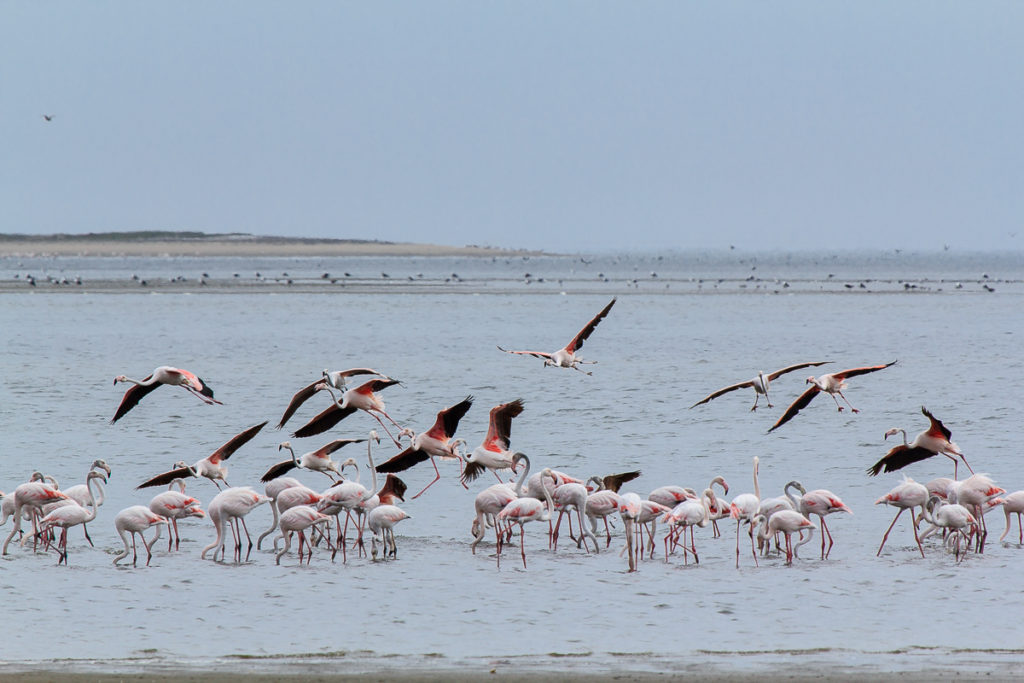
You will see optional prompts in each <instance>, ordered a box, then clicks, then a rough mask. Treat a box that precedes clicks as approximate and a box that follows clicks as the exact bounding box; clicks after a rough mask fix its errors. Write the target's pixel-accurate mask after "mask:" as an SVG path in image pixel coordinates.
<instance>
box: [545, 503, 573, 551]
mask: <svg viewBox="0 0 1024 683" xmlns="http://www.w3.org/2000/svg"><path fill="white" fill-rule="evenodd" d="M563 515H565V510H562V511H560V512H559V513H558V521H557V522H555V530H554V532H553V533H552V535H551V539H552V542H553V544H552V543H549V544H548V545H549V547H551V548H552V550H553V552H558V529H559V528H560V527H561V526H562V516H563ZM569 523H570V524H571V523H572V518H571V517H570V518H569ZM571 535H572V534H571V533H570V536H571Z"/></svg>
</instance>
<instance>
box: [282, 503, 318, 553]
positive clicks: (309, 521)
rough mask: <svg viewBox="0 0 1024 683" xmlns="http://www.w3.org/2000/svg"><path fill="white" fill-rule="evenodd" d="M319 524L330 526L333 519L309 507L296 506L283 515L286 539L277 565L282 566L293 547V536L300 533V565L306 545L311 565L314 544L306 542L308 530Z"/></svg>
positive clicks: (283, 534)
mask: <svg viewBox="0 0 1024 683" xmlns="http://www.w3.org/2000/svg"><path fill="white" fill-rule="evenodd" d="M317 524H323V525H326V526H330V524H331V518H330V517H329V516H328V515H325V514H323V513H322V512H317V511H316V510H314V509H313V508H311V507H310V506H308V505H296V506H295V507H293V508H289V509H287V510H285V511H284V512H283V513H281V536H280V537H281V538H284V548H282V549H281V551H280V552H279V553H277V557H276V558H275V563H276V564H281V558H282V557H283V556H284V555H285V553H287V552H288V549H289V548H291V546H292V534H294V533H298V535H299V564H302V546H303V545H304V544H305V545H306V547H307V549H308V550H309V557H307V558H306V564H309V562H310V560H312V559H313V544H312V543H311V542H307V541H306V529H308V528H310V527H314V526H316V525H317ZM275 545H276V544H275Z"/></svg>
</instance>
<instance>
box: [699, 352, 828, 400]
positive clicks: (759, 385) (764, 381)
mask: <svg viewBox="0 0 1024 683" xmlns="http://www.w3.org/2000/svg"><path fill="white" fill-rule="evenodd" d="M830 362H831V361H827V360H823V361H819V362H817V363H797V364H796V365H790V366H789V367H788V368H782V369H781V370H776V371H775V372H772V373H769V374H767V375H766V374H764V373H763V372H758V373H757V377H755V378H754V379H749V380H747V381H746V382H737V383H736V384H730V385H729V386H727V387H723V388H722V389H719V390H718V391H715V392H713V393H711V394H709V395H707V396H705V397H704V398H702V399H701V400H699V401H697V402H696V403H694V404H693V405H692V406H690V408H696V407H697V406H699V405H703V404H705V403H707V402H708V401H710V400H711V399H713V398H718V397H719V396H721V395H722V394H727V393H729V392H730V391H735V390H737V389H743V388H745V387H751V388H752V389H753V390H754V405H753V406H751V408H750V409H751V410H757V402H758V400H759V399H760V398H761V396H762V395H763V396H764V398H765V401H767V402H768V407H769V408H771V407H772V401H771V399H770V398H768V386H769V384H770V383H771V382H773V381H775V380H776V379H778V378H779V377H781V376H782V375H785V374H786V373H787V372H793V371H794V370H800V369H801V368H809V367H812V366H818V365H825V364H826V363H830Z"/></svg>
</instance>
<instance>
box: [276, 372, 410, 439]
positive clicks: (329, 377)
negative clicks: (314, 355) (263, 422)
mask: <svg viewBox="0 0 1024 683" xmlns="http://www.w3.org/2000/svg"><path fill="white" fill-rule="evenodd" d="M358 375H377V376H378V377H382V378H384V379H390V378H389V377H388V376H387V375H385V374H384V373H383V372H377V371H376V370H374V369H372V368H349V369H348V370H334V371H333V372H329V371H327V370H324V372H323V375H322V376H321V377H320V379H318V380H316V381H315V382H313V383H312V384H310V385H309V386H306V387H303V388H302V389H299V390H298V391H297V392H295V395H294V396H292V400H291V401H290V402H289V403H288V407H287V408H286V409H285V411H284V415H282V416H281V421H280V422H278V423H277V426H276V427H274V429H281V428H282V427H284V423H285V422H287V421H288V420H289V419H290V418H291V416H292V415H294V414H295V411H296V410H298V409H299V407H300V406H301V405H302V404H303V403H305V402H306V401H308V400H309V399H310V398H312V397H313V395H314V394H316V393H317V392H318V391H320V387H319V386H318V385H320V384H327V385H329V386H332V387H334V388H335V389H337V390H338V391H342V392H344V391H345V390H346V389H348V387H347V385H346V383H345V380H346V379H348V378H349V377H356V376H358ZM338 419H339V420H340V419H341V418H340V417H339V418H338ZM335 424H337V422H335ZM333 426H334V425H331V427H333ZM325 429H330V427H326V428H325Z"/></svg>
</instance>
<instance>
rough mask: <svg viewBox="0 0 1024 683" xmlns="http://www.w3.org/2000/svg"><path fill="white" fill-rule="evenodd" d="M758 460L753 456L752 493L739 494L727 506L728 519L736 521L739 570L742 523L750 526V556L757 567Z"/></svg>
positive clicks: (738, 563)
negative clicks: (755, 536)
mask: <svg viewBox="0 0 1024 683" xmlns="http://www.w3.org/2000/svg"><path fill="white" fill-rule="evenodd" d="M759 462H760V459H759V458H758V457H757V456H756V455H755V456H754V493H741V494H740V495H738V496H736V497H735V498H733V499H732V503H730V504H729V517H731V518H732V519H735V520H736V568H737V569H739V568H740V524H742V523H743V522H744V521H746V522H747V524H748V525H749V526H750V554H751V555H753V556H754V566H755V567H756V566H757V550H755V549H754V518H755V517H756V516H757V509H758V507H759V506H760V505H761V485H760V484H759V483H758V480H757V470H758V463H759Z"/></svg>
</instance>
